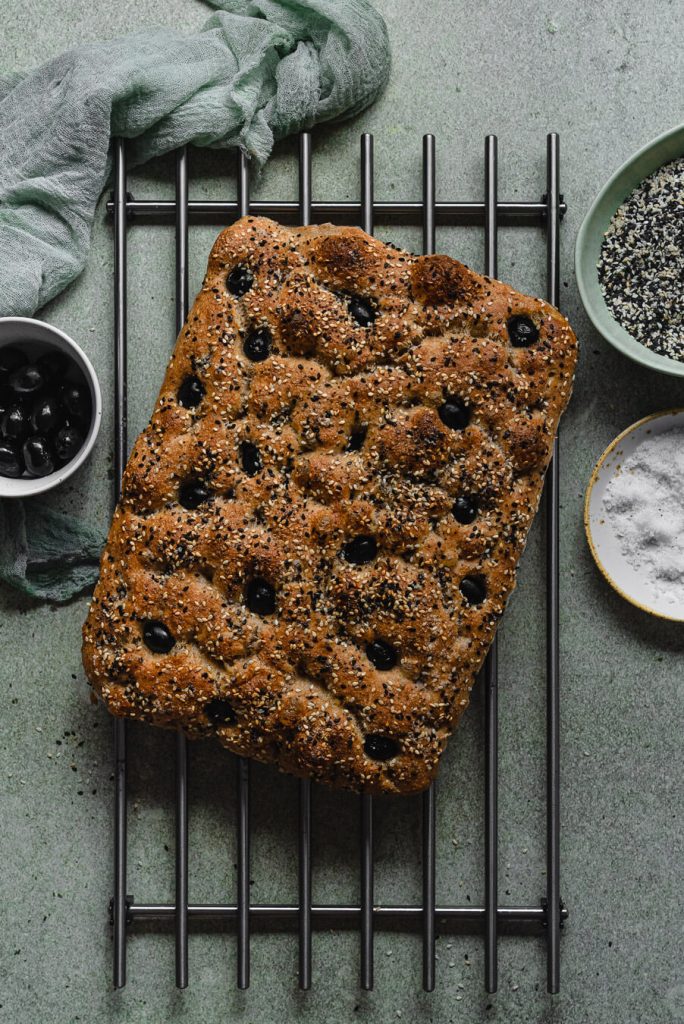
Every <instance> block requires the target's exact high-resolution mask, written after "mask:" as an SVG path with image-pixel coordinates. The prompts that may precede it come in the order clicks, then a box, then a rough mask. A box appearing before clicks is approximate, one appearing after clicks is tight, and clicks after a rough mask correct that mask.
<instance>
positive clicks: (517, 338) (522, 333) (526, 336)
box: [506, 316, 539, 348]
mask: <svg viewBox="0 0 684 1024" xmlns="http://www.w3.org/2000/svg"><path fill="white" fill-rule="evenodd" d="M506 328H507V330H508V337H509V338H510V339H511V345H513V347H514V348H527V346H528V345H534V343H535V341H536V340H537V338H538V337H539V328H538V327H537V325H536V324H535V323H534V322H533V321H532V320H530V318H529V316H512V317H511V318H510V319H509V320H507V322H506Z"/></svg>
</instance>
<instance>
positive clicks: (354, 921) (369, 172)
mask: <svg viewBox="0 0 684 1024" xmlns="http://www.w3.org/2000/svg"><path fill="white" fill-rule="evenodd" d="M546 169H547V172H546V178H547V180H546V194H545V195H544V196H543V197H542V199H541V201H540V202H514V203H513V202H502V201H500V200H499V198H498V182H497V178H498V173H497V140H496V137H495V136H493V135H488V136H487V138H486V139H485V152H484V201H482V202H437V200H436V196H435V138H434V136H433V135H426V136H424V138H423V196H422V201H421V202H398V201H394V202H379V201H377V200H376V199H375V196H374V187H373V137H372V136H371V135H368V134H364V135H362V137H361V159H360V171H361V174H360V201H359V202H358V203H357V202H320V201H318V202H315V201H314V200H313V199H312V182H311V136H310V135H309V133H303V134H302V135H301V136H300V141H299V199H298V201H297V202H272V201H259V202H253V203H252V202H250V197H249V168H248V162H247V160H246V158H245V156H244V154H239V156H238V168H237V199H236V200H234V201H230V200H229V201H214V202H206V201H194V200H193V201H190V200H189V198H188V156H187V150H186V149H182V150H179V151H178V152H177V154H176V191H175V198H174V199H173V200H171V201H157V200H135V199H133V198H132V197H131V196H130V195H129V194H128V193H127V189H126V184H127V175H126V150H125V143H124V141H123V140H121V139H118V140H116V142H115V151H114V173H115V183H114V193H113V197H112V200H111V202H110V203H109V204H108V209H109V211H110V212H111V213H112V214H113V220H114V245H115V280H114V292H115V307H114V308H115V338H114V340H115V446H114V453H115V454H114V468H115V487H116V497H117V498H118V496H119V493H120V488H121V479H122V474H123V469H124V465H125V461H126V454H127V443H128V442H127V395H126V374H127V369H126V364H127V329H126V308H127V304H126V280H127V229H128V226H129V225H130V224H132V223H135V222H136V221H137V222H138V223H144V222H145V220H148V219H154V220H160V219H162V220H163V219H165V220H169V219H171V220H172V221H173V222H174V223H175V228H176V329H177V331H178V332H180V329H181V327H182V325H183V323H184V322H185V318H186V316H187V312H188V225H189V221H190V219H191V218H193V219H196V220H202V219H204V220H206V219H207V218H209V219H211V220H213V221H217V222H220V223H225V222H227V221H230V220H232V219H234V218H235V217H239V216H243V215H245V214H247V213H248V212H252V213H255V214H256V213H258V214H264V215H267V216H270V217H273V218H275V219H278V220H281V221H284V222H288V221H299V223H301V224H310V223H312V222H320V221H325V220H338V221H342V222H344V223H350V224H354V223H356V224H360V225H361V227H363V229H364V230H365V231H367V232H368V233H369V234H372V232H373V228H374V223H375V221H376V220H382V221H396V220H400V221H401V222H402V223H414V222H416V220H417V221H419V222H421V223H422V227H423V251H424V252H425V253H433V252H434V251H435V234H436V227H437V225H438V224H465V223H468V224H473V223H474V224H478V225H482V226H483V227H484V263H485V273H486V274H487V275H488V276H490V277H495V276H496V271H497V232H498V227H499V226H500V225H502V224H521V223H537V224H543V225H544V226H545V231H546V277H547V297H548V299H549V301H550V302H551V303H553V304H554V305H556V306H557V305H558V297H559V232H560V222H561V219H562V216H563V214H564V213H565V204H564V202H563V197H562V195H561V194H560V192H559V139H558V135H556V134H555V133H554V134H550V135H548V136H547V150H546ZM545 491H546V522H547V530H546V534H547V602H546V608H547V623H546V631H547V642H546V655H547V673H546V680H547V682H546V706H547V716H546V735H547V749H546V764H547V793H546V829H547V836H546V851H547V871H546V879H547V891H546V897H545V899H544V900H543V901H542V902H541V904H540V905H539V906H501V905H499V902H498V807H497V802H498V721H499V720H498V667H497V645H496V642H495V643H494V645H493V646H492V649H491V651H490V653H489V656H488V658H487V661H486V664H485V667H484V669H483V673H482V675H483V683H484V686H485V779H484V786H485V855H484V878H485V899H484V906H482V907H475V906H470V905H468V906H452V905H436V902H435V899H436V896H435V893H436V882H435V879H436V870H435V849H436V829H437V821H436V805H435V786H434V784H433V785H432V786H431V787H430V788H429V789H428V790H427V792H426V793H425V794H424V796H423V809H422V902H421V904H420V905H419V906H396V905H393V906H381V905H377V904H376V903H375V898H374V877H373V798H372V797H371V796H368V795H361V796H360V797H359V813H360V837H361V840H360V881H361V898H360V901H359V904H358V905H350V906H345V905H322V904H313V902H312V885H311V821H312V806H311V784H310V782H309V781H308V780H300V781H299V783H298V787H299V818H298V902H297V904H296V905H289V904H251V903H250V889H249V885H250V879H249V874H250V772H249V762H248V761H247V760H245V759H244V758H237V759H236V761H237V779H236V786H237V797H238V816H237V825H236V827H237V853H238V855H237V891H236V899H235V903H234V904H189V902H188V871H189V866H188V751H187V743H186V739H185V736H184V735H183V734H182V733H181V732H180V731H179V732H178V733H177V736H176V759H175V760H176V792H175V799H176V822H175V825H176V848H175V867H176V878H175V899H174V902H173V903H169V904H145V903H136V902H135V901H134V900H133V897H132V896H128V895H127V894H126V878H127V870H126V856H127V806H126V804H127V797H126V790H127V779H126V774H127V756H126V738H127V737H126V734H127V729H126V723H125V721H124V720H122V719H115V720H114V760H115V776H114V777H115V814H114V853H115V864H114V896H113V898H112V901H111V904H110V914H111V920H112V924H113V931H114V986H115V987H116V988H121V987H123V986H124V985H125V983H126V937H127V934H128V930H129V928H130V927H132V926H133V925H134V924H135V923H136V922H142V921H163V920H169V919H171V920H173V922H174V927H175V950H176V985H177V986H178V987H179V988H185V987H186V986H187V984H188V925H189V922H190V921H191V920H192V921H198V922H201V921H209V920H220V921H223V922H226V923H229V924H231V925H232V924H233V923H234V925H235V929H236V933H237V986H238V988H240V989H246V988H248V987H249V983H250V929H251V925H252V923H253V922H257V921H259V922H261V921H263V922H265V923H267V924H276V923H279V922H283V921H286V922H289V923H292V924H295V925H296V926H297V928H298V936H299V987H300V988H301V989H304V990H306V989H309V988H310V987H311V978H312V931H313V929H314V927H319V926H327V927H330V926H334V925H337V926H338V927H348V926H349V925H353V926H357V927H358V928H359V931H360V985H361V987H362V988H363V989H368V990H369V989H372V988H373V948H374V929H375V928H376V927H382V926H383V925H385V924H393V925H396V924H400V925H403V926H406V927H410V928H415V927H416V926H420V927H421V929H422V937H423V958H422V959H423V988H424V989H425V990H426V991H428V992H430V991H432V990H433V989H434V986H435V938H436V929H437V923H439V925H440V928H441V929H443V930H449V929H452V928H454V927H455V926H459V927H463V926H466V925H467V926H470V927H472V928H473V930H479V931H483V932H484V943H485V946H484V950H485V972H484V973H485V977H484V984H485V989H486V991H487V992H495V991H496V989H497V974H498V970H497V948H498V933H499V930H500V928H501V927H502V926H504V927H512V926H517V927H521V926H522V927H528V928H529V927H530V926H531V927H534V928H538V929H540V930H541V931H542V932H543V933H544V934H545V935H546V942H547V988H548V991H549V992H551V993H555V992H558V990H559V984H560V929H561V926H562V923H563V921H564V919H565V918H566V916H567V910H566V909H565V907H564V906H563V904H562V902H561V898H560V758H559V749H560V733H559V699H560V689H559V628H558V626H559V621H558V620H559V585H558V581H559V563H558V545H559V515H558V512H559V459H558V442H557V441H556V442H555V445H554V455H553V460H552V463H551V466H550V468H549V471H548V474H547V479H546V485H545Z"/></svg>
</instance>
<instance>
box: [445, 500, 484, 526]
mask: <svg viewBox="0 0 684 1024" xmlns="http://www.w3.org/2000/svg"><path fill="white" fill-rule="evenodd" d="M451 511H452V512H453V515H454V519H455V520H456V522H457V523H462V524H463V525H464V526H467V525H468V523H472V522H473V520H474V519H475V518H476V517H477V513H478V511H479V510H478V507H477V502H476V500H475V498H473V497H471V496H470V495H469V494H462V495H460V497H458V498H457V499H456V501H455V502H454V503H453V505H452V506H451Z"/></svg>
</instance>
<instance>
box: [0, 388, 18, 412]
mask: <svg viewBox="0 0 684 1024" xmlns="http://www.w3.org/2000/svg"><path fill="white" fill-rule="evenodd" d="M16 400H17V396H16V395H15V394H14V392H13V391H12V389H11V388H10V387H8V386H7V385H6V384H0V418H2V417H3V416H4V415H5V413H6V412H7V410H8V409H9V407H10V405H13V404H14V402H16Z"/></svg>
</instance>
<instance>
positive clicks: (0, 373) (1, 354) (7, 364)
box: [0, 345, 26, 383]
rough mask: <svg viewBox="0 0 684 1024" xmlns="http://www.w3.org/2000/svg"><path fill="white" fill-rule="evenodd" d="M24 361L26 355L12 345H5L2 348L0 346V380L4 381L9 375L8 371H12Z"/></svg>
mask: <svg viewBox="0 0 684 1024" xmlns="http://www.w3.org/2000/svg"><path fill="white" fill-rule="evenodd" d="M25 362H26V356H25V355H24V353H23V352H20V351H19V349H18V348H16V347H15V346H14V345H6V346H5V347H4V348H0V381H1V382H2V383H5V379H6V378H7V377H9V375H10V373H14V371H15V370H18V369H19V367H20V366H23V365H24V363H25Z"/></svg>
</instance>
